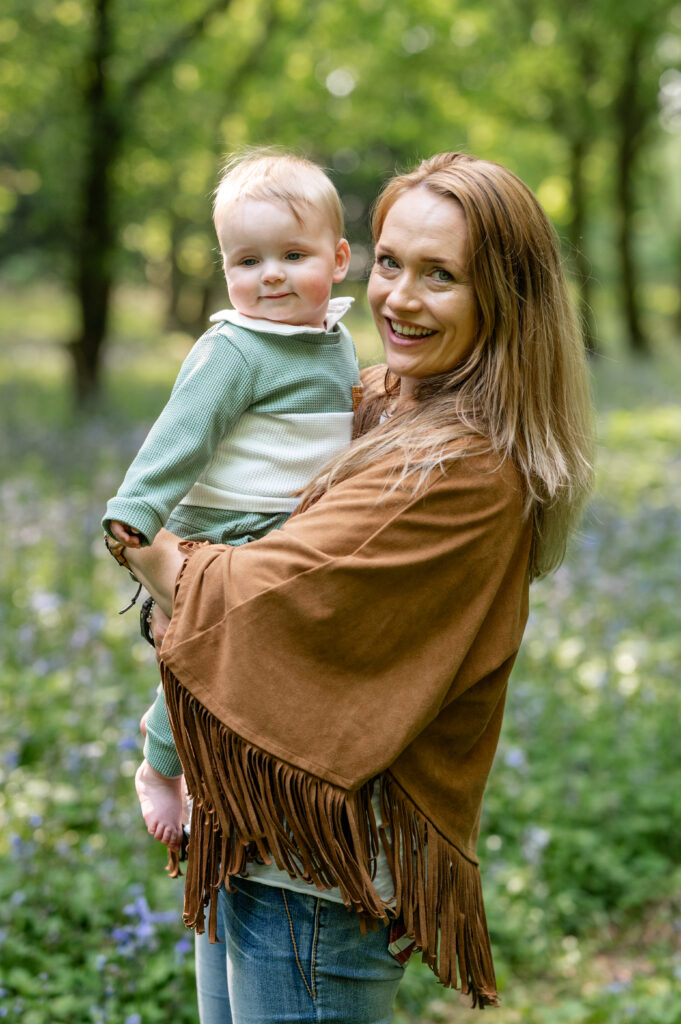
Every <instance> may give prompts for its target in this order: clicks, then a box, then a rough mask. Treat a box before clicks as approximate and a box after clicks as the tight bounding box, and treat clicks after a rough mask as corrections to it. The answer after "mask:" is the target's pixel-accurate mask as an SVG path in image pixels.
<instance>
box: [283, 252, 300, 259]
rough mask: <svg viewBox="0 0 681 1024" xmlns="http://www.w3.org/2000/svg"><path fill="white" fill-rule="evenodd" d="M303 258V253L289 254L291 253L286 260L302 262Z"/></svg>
mask: <svg viewBox="0 0 681 1024" xmlns="http://www.w3.org/2000/svg"><path fill="white" fill-rule="evenodd" d="M302 258H303V254H302V252H289V253H287V254H286V259H287V260H293V261H295V260H302Z"/></svg>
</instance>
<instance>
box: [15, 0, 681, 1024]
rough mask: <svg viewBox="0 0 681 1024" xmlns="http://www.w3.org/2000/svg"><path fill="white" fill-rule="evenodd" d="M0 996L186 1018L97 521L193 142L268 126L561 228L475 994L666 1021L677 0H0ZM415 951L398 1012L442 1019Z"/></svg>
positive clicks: (333, 162)
mask: <svg viewBox="0 0 681 1024" xmlns="http://www.w3.org/2000/svg"><path fill="white" fill-rule="evenodd" d="M0 132H1V134H0V225H1V226H2V232H1V235H0V423H1V424H2V433H1V435H0V503H1V512H0V541H1V544H2V565H1V567H0V601H1V604H0V635H1V636H2V640H1V645H2V651H3V658H2V662H1V663H0V781H1V782H2V791H1V793H0V826H1V827H0V858H1V862H0V1018H3V1017H4V1018H5V1019H7V1020H17V1021H22V1022H23V1024H48V1022H50V1024H53V1022H58V1024H59V1022H64V1024H73V1022H76V1024H80V1022H83V1024H86V1022H87V1024H104V1022H106V1024H147V1022H150V1024H153V1022H156V1021H166V1020H168V1019H170V1018H171V1017H172V1019H173V1020H175V1021H176V1022H178V1024H184V1022H187V1024H188V1022H191V1021H195V1020H196V1011H195V999H194V994H193V972H192V965H191V954H190V941H189V937H188V935H187V934H185V933H184V930H183V928H182V925H181V923H180V918H179V907H180V902H181V893H180V890H181V886H180V885H179V884H178V883H171V882H170V881H168V880H167V879H166V878H165V876H164V874H163V870H162V868H163V864H164V856H163V853H162V850H161V849H160V847H157V846H156V845H155V844H152V843H151V842H150V841H149V840H148V837H147V836H146V834H145V833H144V830H143V826H142V822H141V818H139V815H138V811H137V809H136V805H135V800H134V796H133V790H132V775H133V774H134V770H135V766H136V763H137V760H138V757H139V746H140V744H139V734H138V730H137V722H138V719H139V716H140V714H141V712H142V711H143V710H144V708H145V707H146V705H147V703H148V702H149V700H150V699H151V697H152V695H153V692H154V688H155V678H154V666H153V656H152V654H151V651H150V650H149V648H148V647H147V646H146V645H145V644H144V642H143V641H142V640H141V639H139V638H137V637H136V616H135V613H134V612H132V613H130V614H129V615H127V616H122V617H120V618H119V617H118V616H117V615H116V612H117V610H118V609H119V608H121V607H123V605H124V604H126V603H127V600H128V597H129V585H128V581H127V580H126V577H125V574H121V573H119V572H117V571H116V567H115V566H114V565H113V563H111V561H110V560H109V559H108V557H107V556H106V554H105V552H103V548H102V544H101V540H100V530H99V519H100V517H101V512H102V508H103V505H104V502H105V500H106V498H107V497H108V496H109V495H110V494H112V493H113V492H114V491H115V489H116V487H117V485H118V483H119V481H120V478H121V476H122V473H123V471H124V468H125V466H126V465H127V463H128V462H129V460H130V458H131V457H132V455H133V454H134V452H135V450H136V448H137V447H138V445H139V443H140V442H141V440H142V439H143V437H144V435H145V432H146V430H147V429H148V427H149V425H150V424H151V422H152V421H153V419H154V417H155V416H156V415H157V413H158V412H159V410H160V408H161V406H162V404H163V401H164V399H165V397H166V395H167V392H168V389H169V387H170V385H171V383H172V380H173V379H174V376H175V374H176V372H177V369H178V367H179V364H180V362H181V360H182V359H183V357H184V356H185V355H186V353H187V351H188V350H189V347H190V345H191V344H192V341H193V339H194V338H195V337H196V336H197V335H198V334H200V333H201V332H202V331H203V329H204V328H205V326H206V322H207V317H208V315H209V314H210V313H211V312H213V311H214V310H215V309H219V308H221V307H222V306H224V305H225V304H226V294H225V289H224V284H223V281H222V279H221V274H220V268H219V259H218V253H217V249H216V243H215V240H214V237H213V231H212V225H211V220H210V194H211V190H212V189H213V187H214V185H215V182H216V177H217V172H218V169H219V167H220V163H221V160H222V159H223V157H224V155H225V154H226V153H227V152H229V151H230V150H232V149H233V148H235V147H239V146H243V145H248V144H260V143H274V144H278V145H283V146H287V147H292V148H294V149H296V150H297V151H299V152H302V153H304V154H305V155H307V156H309V157H311V158H312V159H315V160H317V161H318V162H319V163H321V164H322V165H324V166H325V167H327V168H328V169H329V171H330V173H331V175H332V177H333V179H334V181H335V182H336V184H337V186H338V188H339V190H340V192H341V195H342V198H343V201H344V205H345V210H346V216H347V234H348V237H349V239H350V242H351V245H352V249H353V264H352V272H351V280H350V281H349V282H346V284H345V285H343V286H342V289H341V290H342V292H343V293H346V292H347V291H348V290H349V291H350V292H351V293H352V294H354V295H355V296H356V297H357V300H358V301H357V303H356V306H355V308H354V311H353V313H352V316H351V318H350V320H349V321H348V322H349V326H350V327H351V329H352V331H353V333H354V336H355V338H356V341H357V345H358V350H359V352H360V356H361V358H362V360H363V361H364V362H365V363H370V362H374V361H377V360H379V359H380V348H379V346H378V343H377V339H376V336H375V332H374V329H373V326H372V324H371V321H370V317H369V315H368V313H367V309H366V305H365V303H364V301H363V293H364V287H365V279H366V269H367V266H368V264H369V263H370V259H371V249H370V241H369V233H368V212H369V209H370V206H371V202H372V200H373V199H374V197H375V196H376V193H377V191H378V189H379V187H380V185H381V183H382V182H383V181H385V180H386V178H388V177H389V176H390V175H391V174H392V173H393V172H394V171H395V170H396V169H407V168H410V167H411V166H412V165H413V164H414V163H415V162H416V161H417V160H418V159H419V158H420V157H423V156H427V155H429V154H431V153H433V152H436V151H438V150H445V149H446V150H457V149H460V150H465V151H467V152H470V153H474V154H475V155H478V156H482V157H486V158H490V159H494V160H499V161H500V162H502V163H504V164H506V165H508V166H509V167H511V169H512V170H514V171H515V172H516V173H518V174H519V175H520V176H521V177H522V178H523V179H524V180H525V181H527V183H528V184H529V185H530V186H531V187H532V188H533V189H534V190H535V191H536V192H537V194H538V196H539V198H540V200H541V201H542V203H543V204H544V206H545V208H546V209H547V211H548V213H549V214H550V216H551V218H552V220H553V222H554V224H555V226H556V229H557V231H558V233H559V235H560V237H561V241H562V244H563V247H564V254H565V261H566V264H567V266H568V268H569V271H570V275H571V280H572V282H573V287H574V295H575V301H576V302H577V303H578V305H579V308H580V310H581V315H582V322H583V325H584V333H585V343H586V345H587V346H588V348H589V350H590V352H591V354H592V360H591V365H592V369H593V382H594V394H595V397H596V401H597V407H598V414H599V420H598V422H599V464H598V486H597V490H596V494H595V497H594V500H593V502H592V504H591V506H590V509H589V511H588V513H587V516H586V519H585V523H584V526H583V529H582V531H581V532H580V534H579V536H578V537H577V538H576V539H575V542H574V544H573V546H572V549H571V552H570V555H569V558H568V560H567V561H566V564H565V565H564V566H563V567H562V568H561V570H560V571H559V572H558V574H556V575H555V576H554V577H552V578H551V579H549V580H546V581H543V582H541V583H539V584H537V585H535V586H534V587H533V611H532V615H531V619H530V623H529V626H528V632H527V639H526V642H525V646H524V649H523V652H522V655H521V657H520V659H519V661H518V664H517V666H516V669H515V670H514V674H513V679H512V685H511V688H510V695H509V707H508V713H507V719H506V724H505V727H504V733H503V737H502V744H501V749H500V752H499V756H498V758H497V762H496V765H495V769H494V773H493V776H492V779H491V782H490V787H489V791H488V793H489V795H488V799H487V802H486V808H485V816H484V822H483V832H482V838H481V850H480V852H481V858H482V862H483V877H484V881H485V892H486V900H487V906H488V914H489V918H490V927H491V931H492V937H493V944H494V948H495V953H496V960H497V967H498V974H499V981H500V985H501V988H502V995H503V1007H502V1009H500V1010H498V1011H490V1012H491V1013H492V1014H493V1015H494V1016H495V1019H496V1020H497V1021H499V1024H512V1022H521V1021H522V1022H523V1024H548V1022H551V1024H597V1022H601V1021H603V1022H605V1021H607V1022H608V1024H620V1022H625V1021H631V1020H633V1021H635V1022H636V1024H677V1022H678V1021H679V1020H680V1019H681V896H680V888H681V887H680V882H681V869H680V868H679V863H680V860H681V856H680V855H681V801H680V800H679V792H680V791H681V766H680V763H679V742H678V734H679V728H678V722H679V720H680V718H681V696H680V694H679V687H678V676H679V668H680V666H681V616H680V614H679V582H680V580H679V577H680V575H681V573H680V572H679V566H680V565H681V521H680V520H681V512H680V509H681V461H680V457H679V451H680V447H681V401H680V398H679V395H680V385H681V171H680V168H681V5H679V3H678V2H672V0H646V2H645V3H641V2H640V0H617V2H616V0H486V2H485V3H484V4H482V3H480V2H473V0H430V2H429V3H427V4H425V3H423V0H348V2H345V3H342V2H340V0H260V2H258V3H257V4H256V3H255V2H254V0H212V2H211V0H174V3H173V4H168V3H166V2H162V0H137V2H135V3H133V2H131V0H5V3H4V4H3V8H2V12H1V13H0ZM470 1018H471V1011H469V1010H467V1009H466V1008H465V1004H463V1003H462V1002H461V1001H460V1000H459V998H458V997H457V996H456V995H455V994H452V993H449V992H446V991H444V990H443V989H441V988H439V987H438V986H437V985H436V983H435V982H434V980H433V978H432V976H431V975H430V973H429V972H428V971H427V970H426V969H425V968H423V967H421V966H420V965H418V964H412V965H410V967H409V969H408V971H407V975H406V978H405V982H404V985H403V987H402V990H401V994H400V998H399V1003H398V1008H397V1016H396V1020H397V1021H398V1022H399V1024H416V1022H421V1021H422V1022H438V1021H440V1022H450V1021H459V1020H469V1019H470Z"/></svg>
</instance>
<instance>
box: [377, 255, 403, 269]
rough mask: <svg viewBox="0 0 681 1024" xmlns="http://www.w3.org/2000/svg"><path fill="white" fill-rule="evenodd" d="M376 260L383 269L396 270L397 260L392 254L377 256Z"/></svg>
mask: <svg viewBox="0 0 681 1024" xmlns="http://www.w3.org/2000/svg"><path fill="white" fill-rule="evenodd" d="M376 262H377V264H378V265H379V267H383V269H384V270H397V265H398V264H397V260H396V259H393V257H392V256H377V257H376Z"/></svg>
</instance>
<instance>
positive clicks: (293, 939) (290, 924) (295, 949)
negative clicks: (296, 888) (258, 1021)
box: [281, 889, 315, 1000]
mask: <svg viewBox="0 0 681 1024" xmlns="http://www.w3.org/2000/svg"><path fill="white" fill-rule="evenodd" d="M281 895H282V896H283V897H284V906H285V908H286V916H287V918H288V927H289V931H290V933H291V942H292V943H293V953H294V955H295V958H296V963H297V964H298V970H299V971H300V976H301V978H302V979H303V984H304V985H305V988H306V989H307V994H308V995H309V997H310V999H312V1000H314V999H315V994H314V992H313V989H311V988H310V986H309V984H308V981H307V978H306V977H305V972H304V970H303V965H302V964H301V962H300V956H299V955H298V943H297V942H296V936H295V933H294V931H293V918H292V917H291V911H290V910H289V906H288V900H287V898H286V890H285V889H282V890H281ZM313 955H314V954H313ZM312 984H313V986H314V978H313V979H312Z"/></svg>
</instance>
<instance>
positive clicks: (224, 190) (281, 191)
mask: <svg viewBox="0 0 681 1024" xmlns="http://www.w3.org/2000/svg"><path fill="white" fill-rule="evenodd" d="M240 199H259V200H264V201H266V202H275V203H285V204H286V205H287V206H288V207H289V209H290V210H291V212H292V213H293V215H294V216H295V218H296V220H298V221H299V222H302V218H303V214H304V212H305V210H306V209H317V210H320V211H321V212H322V213H323V214H325V215H326V217H327V218H328V221H329V227H330V228H331V229H332V231H333V234H334V238H335V241H340V239H341V238H342V237H343V232H344V226H343V207H342V206H341V201H340V196H339V195H338V192H337V191H336V187H335V185H334V184H333V182H332V181H331V179H330V178H329V177H328V176H327V175H326V174H325V172H324V171H323V170H322V168H321V167H319V166H318V165H317V164H315V163H312V161H311V160H305V159H304V158H303V157H299V156H295V155H294V154H293V153H287V152H286V151H284V150H278V149H275V148H273V147H259V148H255V149H247V150H243V151H240V152H238V153H234V154H232V156H231V157H230V158H229V159H228V160H227V162H226V164H225V165H224V167H223V168H222V173H221V175H220V181H219V183H218V187H217V188H216V190H215V201H214V203H213V223H214V224H215V230H216V233H217V236H218V238H220V222H221V221H222V218H223V217H224V216H225V214H228V213H229V211H230V209H231V208H232V207H233V206H234V205H235V204H236V203H237V202H238V201H239V200H240Z"/></svg>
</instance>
